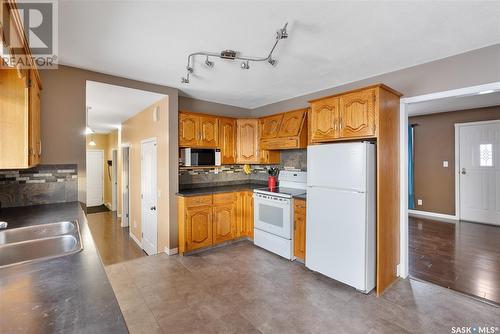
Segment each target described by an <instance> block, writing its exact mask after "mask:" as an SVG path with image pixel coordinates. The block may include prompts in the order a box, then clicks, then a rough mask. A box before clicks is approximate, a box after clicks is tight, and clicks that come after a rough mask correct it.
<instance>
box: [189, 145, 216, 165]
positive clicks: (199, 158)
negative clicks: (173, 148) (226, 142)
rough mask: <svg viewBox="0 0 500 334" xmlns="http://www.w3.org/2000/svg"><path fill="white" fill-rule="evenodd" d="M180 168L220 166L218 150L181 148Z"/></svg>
mask: <svg viewBox="0 0 500 334" xmlns="http://www.w3.org/2000/svg"><path fill="white" fill-rule="evenodd" d="M180 162H181V166H220V165H221V153H220V149H206V148H191V147H187V148H181V159H180Z"/></svg>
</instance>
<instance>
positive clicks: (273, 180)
mask: <svg viewBox="0 0 500 334" xmlns="http://www.w3.org/2000/svg"><path fill="white" fill-rule="evenodd" d="M277 186H278V177H277V176H268V177H267V187H268V188H269V189H275V188H276V187H277Z"/></svg>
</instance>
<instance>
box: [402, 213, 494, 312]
mask: <svg viewBox="0 0 500 334" xmlns="http://www.w3.org/2000/svg"><path fill="white" fill-rule="evenodd" d="M409 241H410V242H409V257H410V259H409V260H410V267H409V269H410V275H411V276H413V277H415V278H418V279H422V280H425V281H428V282H432V283H435V284H438V285H441V286H444V287H447V288H450V289H453V290H456V291H460V292H463V293H466V294H470V295H473V296H477V297H480V298H484V299H487V300H490V301H492V302H494V303H496V304H500V227H498V226H492V225H484V224H477V223H469V222H463V221H461V222H459V223H456V224H453V223H446V222H440V221H433V220H427V219H421V218H415V217H410V218H409Z"/></svg>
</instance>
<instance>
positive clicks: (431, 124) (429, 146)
mask: <svg viewBox="0 0 500 334" xmlns="http://www.w3.org/2000/svg"><path fill="white" fill-rule="evenodd" d="M493 119H500V106H496V107H489V108H479V109H470V110H461V111H453V112H447V113H439V114H431V115H422V116H415V117H410V118H409V124H418V125H417V126H416V127H415V130H414V134H415V170H414V171H415V173H414V174H415V178H414V185H415V188H414V193H415V202H416V201H417V199H422V203H423V205H422V206H418V205H416V204H417V203H415V209H416V210H421V211H429V212H436V213H444V214H449V215H454V214H455V123H466V122H477V121H487V120H493ZM445 160H446V161H448V164H449V165H448V168H445V167H443V161H445Z"/></svg>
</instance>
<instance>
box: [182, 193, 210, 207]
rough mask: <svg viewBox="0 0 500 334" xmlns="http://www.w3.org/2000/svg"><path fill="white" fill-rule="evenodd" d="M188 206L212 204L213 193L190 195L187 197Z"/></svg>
mask: <svg viewBox="0 0 500 334" xmlns="http://www.w3.org/2000/svg"><path fill="white" fill-rule="evenodd" d="M185 203H186V206H187V207H189V206H198V205H212V195H203V196H189V197H186V199H185Z"/></svg>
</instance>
